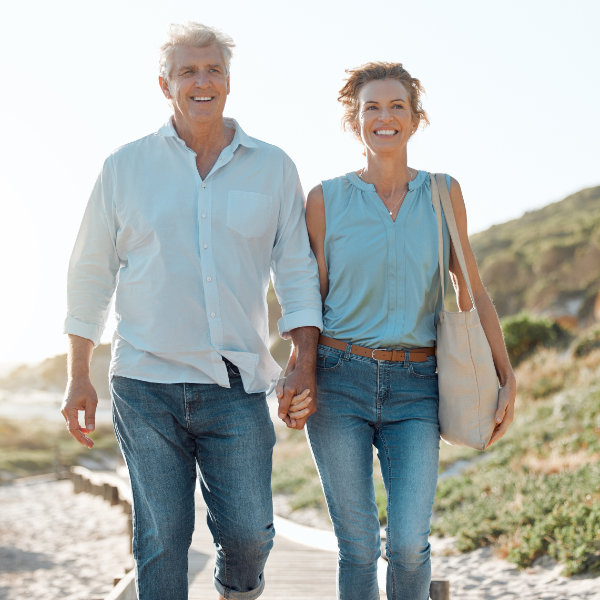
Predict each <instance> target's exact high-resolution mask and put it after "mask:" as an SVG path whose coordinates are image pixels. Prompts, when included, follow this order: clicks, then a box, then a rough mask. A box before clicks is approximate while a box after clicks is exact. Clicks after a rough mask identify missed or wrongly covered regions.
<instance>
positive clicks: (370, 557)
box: [62, 23, 516, 600]
mask: <svg viewBox="0 0 600 600" xmlns="http://www.w3.org/2000/svg"><path fill="white" fill-rule="evenodd" d="M232 48H233V42H232V40H231V38H229V37H228V36H226V35H224V34H223V33H221V32H219V31H217V30H215V29H213V28H211V27H207V26H204V25H200V24H197V23H188V24H185V25H177V26H172V27H171V29H170V32H169V36H168V39H167V41H166V42H165V44H164V45H163V46H162V48H161V55H160V73H159V83H160V87H161V89H162V92H163V93H164V95H165V97H166V98H167V99H168V101H169V102H170V104H171V106H172V109H173V115H172V117H171V118H170V119H169V121H168V122H167V123H166V124H165V125H163V126H162V127H161V128H160V129H159V130H158V131H157V132H155V133H153V134H151V135H148V136H146V137H144V138H142V139H140V140H137V141H134V142H132V143H130V144H127V145H125V146H123V147H121V148H119V149H118V150H117V151H115V152H114V153H113V154H111V155H110V156H109V157H108V158H107V160H106V161H105V163H104V166H103V168H102V171H101V173H100V175H99V177H98V180H97V182H96V185H95V187H94V189H93V191H92V194H91V197H90V199H89V202H88V205H87V208H86V211H85V214H84V217H83V221H82V225H81V228H80V231H79V235H78V237H77V241H76V243H75V247H74V250H73V254H72V257H71V261H70V265H69V275H68V315H67V319H66V323H65V332H66V333H68V334H69V354H68V357H69V358H68V370H69V380H68V386H67V390H66V395H65V401H64V403H63V407H62V413H63V415H64V417H65V420H66V422H67V426H68V429H69V431H70V433H71V435H73V437H74V438H75V439H76V440H77V441H79V442H80V443H82V444H84V445H85V446H87V447H91V446H92V445H93V442H92V440H91V439H90V437H89V433H90V432H91V431H93V429H94V415H95V408H96V404H97V397H96V392H95V390H94V388H93V387H92V385H91V383H90V379H89V363H90V359H91V355H92V352H93V348H94V346H95V345H96V344H98V342H99V340H100V336H101V333H102V329H103V326H104V322H105V319H106V313H107V310H108V306H109V303H110V301H111V298H112V296H113V295H115V312H116V315H117V323H118V324H117V329H116V332H115V334H114V337H113V343H112V360H111V369H110V381H111V395H112V402H113V421H114V428H115V433H116V436H117V439H118V442H119V445H120V447H121V451H122V453H123V456H124V458H125V461H126V463H127V466H128V469H129V474H130V478H131V485H132V491H133V499H134V511H133V512H134V517H133V519H134V540H133V552H134V557H135V560H136V586H137V593H138V598H140V600H150V599H161V600H165V599H167V598H168V599H170V600H180V599H181V600H183V599H186V598H187V585H188V583H187V553H188V549H189V545H190V542H191V537H192V532H193V529H194V489H195V485H196V476H197V472H198V477H199V479H200V487H201V490H202V493H203V496H204V499H205V501H206V505H207V509H208V510H207V514H208V525H209V527H210V530H211V532H212V535H213V538H214V542H215V546H216V559H215V571H214V583H215V587H216V589H217V592H218V594H219V598H225V599H236V600H251V599H253V598H257V597H259V596H260V594H261V593H262V591H263V588H264V585H265V580H264V575H263V570H264V565H265V562H266V560H267V557H268V554H269V551H270V549H271V547H272V544H273V536H274V529H273V508H272V498H271V485H270V482H271V457H272V450H273V445H274V443H275V434H274V430H273V424H272V422H271V420H270V418H269V413H268V409H267V404H266V393H267V392H268V391H269V390H270V389H272V388H273V385H274V382H275V381H276V380H277V378H278V376H279V367H278V366H277V364H276V363H275V361H274V360H273V358H272V357H271V355H270V353H269V350H268V338H269V336H268V317H267V306H266V299H265V293H266V289H267V287H268V283H269V279H270V278H272V281H273V286H274V289H275V292H276V294H277V297H278V300H279V302H280V304H281V307H282V317H281V319H280V321H279V322H278V327H279V331H280V334H281V335H282V336H284V337H291V339H292V342H293V346H292V348H293V349H292V354H291V356H290V360H289V362H288V365H287V368H286V371H285V377H284V378H282V379H280V380H279V383H278V384H277V396H278V398H279V416H280V418H282V419H283V420H284V421H285V423H286V424H287V425H288V427H292V428H296V429H303V428H304V426H305V425H306V431H307V437H308V440H309V443H310V447H311V450H312V453H313V456H314V459H315V462H316V465H317V468H318V472H319V476H320V478H321V482H322V486H323V490H324V493H325V496H326V500H327V505H328V508H329V513H330V516H331V520H332V522H333V526H334V530H335V534H336V536H337V538H338V545H339V562H338V597H339V598H340V599H342V600H376V599H378V598H379V590H378V585H377V559H378V557H379V555H380V539H379V521H378V516H377V506H376V503H375V494H374V488H373V447H375V448H376V449H377V453H378V457H379V462H380V464H381V470H382V475H383V480H384V484H385V488H386V492H387V515H388V524H387V542H386V543H387V547H386V554H387V558H388V574H387V597H388V598H389V599H394V600H400V599H403V600H424V599H425V598H427V597H428V595H429V583H430V577H431V568H430V557H429V553H430V549H429V542H428V534H429V522H430V518H431V513H432V506H433V500H434V496H435V488H436V482H437V471H438V452H439V443H440V432H439V423H438V415H437V409H438V385H437V374H436V356H435V346H436V321H437V315H438V313H439V311H440V310H441V308H442V306H443V299H442V292H441V280H440V277H441V276H443V277H450V278H451V279H452V282H453V284H454V288H455V290H456V295H457V302H458V305H459V308H460V309H461V310H469V309H470V308H471V300H470V297H469V294H468V291H467V290H466V287H465V280H464V277H463V274H462V273H461V271H460V269H459V268H458V265H457V259H456V256H455V252H454V248H453V247H452V246H451V244H450V242H449V236H448V230H447V227H446V225H445V223H444V226H443V239H444V249H445V253H444V269H445V273H443V274H440V269H439V264H438V229H437V220H436V214H435V211H434V208H433V205H432V200H431V186H430V176H429V173H427V172H426V171H422V170H418V169H415V168H413V167H411V166H409V164H408V158H407V146H408V142H409V140H410V138H411V137H412V135H413V134H414V133H415V132H416V130H417V128H418V127H419V125H421V124H424V123H427V115H426V113H425V111H424V110H423V108H422V106H421V97H422V92H423V90H422V87H421V84H420V82H419V80H418V79H416V78H414V77H412V76H411V75H410V74H409V73H408V72H407V71H406V69H404V67H403V66H402V65H401V64H399V63H384V62H374V63H368V64H365V65H362V66H360V67H358V68H356V69H351V70H349V71H348V78H347V80H346V82H345V85H344V87H343V88H342V90H341V91H340V95H339V100H340V102H341V103H342V106H343V110H344V114H343V123H344V125H345V127H346V128H347V129H348V130H350V131H351V132H352V133H353V134H354V135H355V136H356V137H357V139H358V140H359V141H360V142H361V143H362V144H363V147H364V155H365V163H364V165H363V166H362V168H360V169H358V170H353V171H350V172H348V173H346V174H345V175H342V176H340V177H336V178H334V179H330V180H327V181H323V182H322V183H321V184H320V185H318V186H316V187H315V188H313V189H312V190H311V191H310V193H309V194H308V197H307V200H306V205H305V203H304V196H303V193H302V189H301V186H300V183H299V178H298V174H297V171H296V168H295V166H294V164H293V162H292V161H291V160H290V159H289V157H288V156H287V155H286V154H285V153H284V152H282V151H281V150H280V149H279V148H277V147H275V146H272V145H270V144H267V143H265V142H262V141H260V140H258V139H256V138H252V137H250V136H248V135H247V134H246V133H244V131H243V130H242V129H241V127H240V126H239V124H238V123H237V122H236V121H235V120H233V119H229V118H225V117H224V116H223V111H224V107H225V102H226V98H227V95H228V94H229V84H230V75H229V64H230V59H231V55H232ZM447 185H448V189H449V192H450V196H451V200H452V206H453V209H454V213H455V217H456V222H457V225H458V229H459V234H460V238H461V243H462V248H463V251H464V254H465V257H466V261H467V268H468V271H469V277H470V281H471V285H472V289H473V297H474V302H475V304H476V307H477V309H478V311H479V314H480V317H481V322H482V325H483V328H484V331H485V334H486V336H487V338H488V341H489V343H490V347H491V350H492V355H493V359H494V364H495V366H496V370H497V374H498V379H499V382H500V385H501V389H500V394H499V400H498V409H497V414H496V417H497V423H498V426H497V428H496V430H495V432H494V434H493V436H492V440H491V442H490V443H492V442H494V441H496V440H497V439H499V438H500V437H501V436H502V435H503V434H504V433H505V431H506V429H507V428H508V426H509V424H510V423H511V421H512V419H513V410H514V399H515V393H516V384H515V378H514V374H513V372H512V369H511V366H510V363H509V360H508V357H507V353H506V349H505V346H504V342H503V338H502V332H501V329H500V325H499V322H498V318H497V315H496V312H495V310H494V307H493V305H492V303H491V301H490V299H489V297H488V295H487V293H486V291H485V289H484V287H483V284H482V282H481V279H480V277H479V273H478V270H477V265H476V262H475V258H474V256H473V253H472V251H471V247H470V245H469V240H468V237H467V221H466V213H465V206H464V202H463V198H462V194H461V190H460V186H459V184H458V183H457V182H456V181H455V180H454V179H452V178H450V177H447ZM80 411H83V412H84V415H85V417H84V418H85V423H84V425H80V423H79V420H78V413H79V412H80Z"/></svg>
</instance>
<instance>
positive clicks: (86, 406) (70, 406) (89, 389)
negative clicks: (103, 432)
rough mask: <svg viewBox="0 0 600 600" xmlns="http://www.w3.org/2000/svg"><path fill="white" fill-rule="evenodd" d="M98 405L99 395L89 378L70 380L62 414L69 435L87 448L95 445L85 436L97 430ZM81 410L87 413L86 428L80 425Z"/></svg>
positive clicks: (85, 417)
mask: <svg viewBox="0 0 600 600" xmlns="http://www.w3.org/2000/svg"><path fill="white" fill-rule="evenodd" d="M97 405H98V395H97V394H96V390H95V389H94V386H93V385H92V383H91V381H90V379H89V377H81V378H77V379H71V380H69V383H68V384H67V390H66V392H65V399H64V400H63V403H62V406H61V410H60V412H61V413H62V416H63V417H64V418H65V421H66V422H67V429H68V430H69V433H70V434H71V435H72V436H73V437H74V438H75V439H76V440H77V441H78V442H79V443H80V444H81V445H83V446H85V447H86V448H92V447H93V445H94V442H92V440H91V439H90V438H89V437H88V436H87V435H85V434H86V433H91V432H92V431H94V429H95V428H96V406H97ZM80 410H81V411H84V413H85V416H84V419H85V427H81V425H80V424H79V411H80Z"/></svg>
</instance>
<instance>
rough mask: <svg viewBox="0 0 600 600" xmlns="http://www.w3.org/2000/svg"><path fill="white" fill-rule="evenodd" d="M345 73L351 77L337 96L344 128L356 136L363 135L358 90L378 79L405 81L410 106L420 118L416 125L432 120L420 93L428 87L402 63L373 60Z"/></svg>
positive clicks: (414, 114) (403, 82)
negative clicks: (428, 115) (358, 121)
mask: <svg viewBox="0 0 600 600" xmlns="http://www.w3.org/2000/svg"><path fill="white" fill-rule="evenodd" d="M346 73H348V79H347V80H346V83H345V85H344V87H343V88H342V89H341V90H340V92H339V93H340V95H339V96H338V100H339V101H340V102H341V103H342V106H343V107H344V114H343V116H342V125H343V127H344V129H346V130H349V131H352V132H353V133H354V135H356V136H357V137H360V135H359V133H358V128H357V120H358V109H359V104H358V94H359V92H360V90H361V88H362V87H363V85H365V84H366V83H369V82H370V81H376V80H378V79H396V80H397V81H399V82H400V83H402V85H404V87H405V88H406V90H407V91H408V95H409V96H410V109H411V112H412V114H413V116H414V117H415V120H417V127H418V126H419V125H421V124H422V123H424V124H429V118H428V117H427V113H426V112H425V111H424V110H423V107H422V106H421V96H422V95H423V93H424V92H425V89H424V88H423V86H422V85H421V82H420V81H419V80H418V79H416V78H415V77H411V75H410V73H409V72H408V71H407V70H406V69H405V68H404V67H403V66H402V63H389V62H370V63H366V64H364V65H361V66H360V67H356V68H354V69H347V70H346Z"/></svg>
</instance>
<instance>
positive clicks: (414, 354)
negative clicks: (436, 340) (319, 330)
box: [319, 335, 435, 362]
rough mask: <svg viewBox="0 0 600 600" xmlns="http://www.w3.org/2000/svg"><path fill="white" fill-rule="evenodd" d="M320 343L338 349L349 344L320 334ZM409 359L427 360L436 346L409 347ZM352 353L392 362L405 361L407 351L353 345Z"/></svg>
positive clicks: (343, 348)
mask: <svg viewBox="0 0 600 600" xmlns="http://www.w3.org/2000/svg"><path fill="white" fill-rule="evenodd" d="M319 344H322V345H323V346H329V347H330V348H335V349H336V350H346V346H347V345H348V344H347V343H346V342H342V341H341V340H336V339H334V338H330V337H327V336H326V335H320V336H319ZM407 351H408V360H409V361H411V362H425V361H426V360H427V357H428V356H434V355H435V346H433V347H431V348H407ZM350 353H351V354H356V355H357V356H366V357H367V358H372V359H374V360H389V361H392V362H398V361H404V360H405V356H406V352H405V351H404V350H380V349H378V348H366V347H365V346H356V345H352V346H351V347H350Z"/></svg>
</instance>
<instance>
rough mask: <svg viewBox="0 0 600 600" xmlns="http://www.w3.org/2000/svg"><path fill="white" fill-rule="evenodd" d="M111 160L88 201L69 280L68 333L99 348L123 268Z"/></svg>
mask: <svg viewBox="0 0 600 600" xmlns="http://www.w3.org/2000/svg"><path fill="white" fill-rule="evenodd" d="M109 160H110V159H109ZM109 160H108V161H107V162H106V163H105V165H104V168H103V169H102V172H101V173H100V175H99V176H98V179H97V181H96V184H95V186H94V189H93V190H92V194H91V196H90V199H89V201H88V204H87V207H86V210H85V213H84V216H83V220H82V222H81V227H80V229H79V233H78V235H77V239H76V241H75V246H74V248H73V252H72V254H71V259H70V261H69V271H68V276H67V317H66V319H65V324H64V333H70V334H74V335H78V336H80V337H84V338H87V339H89V340H91V341H92V342H93V343H94V345H95V346H97V345H98V344H99V343H100V338H101V336H102V332H103V330H104V326H105V323H106V318H107V315H108V310H109V306H110V301H111V299H112V296H113V293H114V291H115V286H116V281H117V273H118V271H119V266H120V261H119V256H118V254H117V250H116V222H115V211H114V206H113V200H112V193H111V189H112V177H111V174H112V171H111V166H110V163H109Z"/></svg>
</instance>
